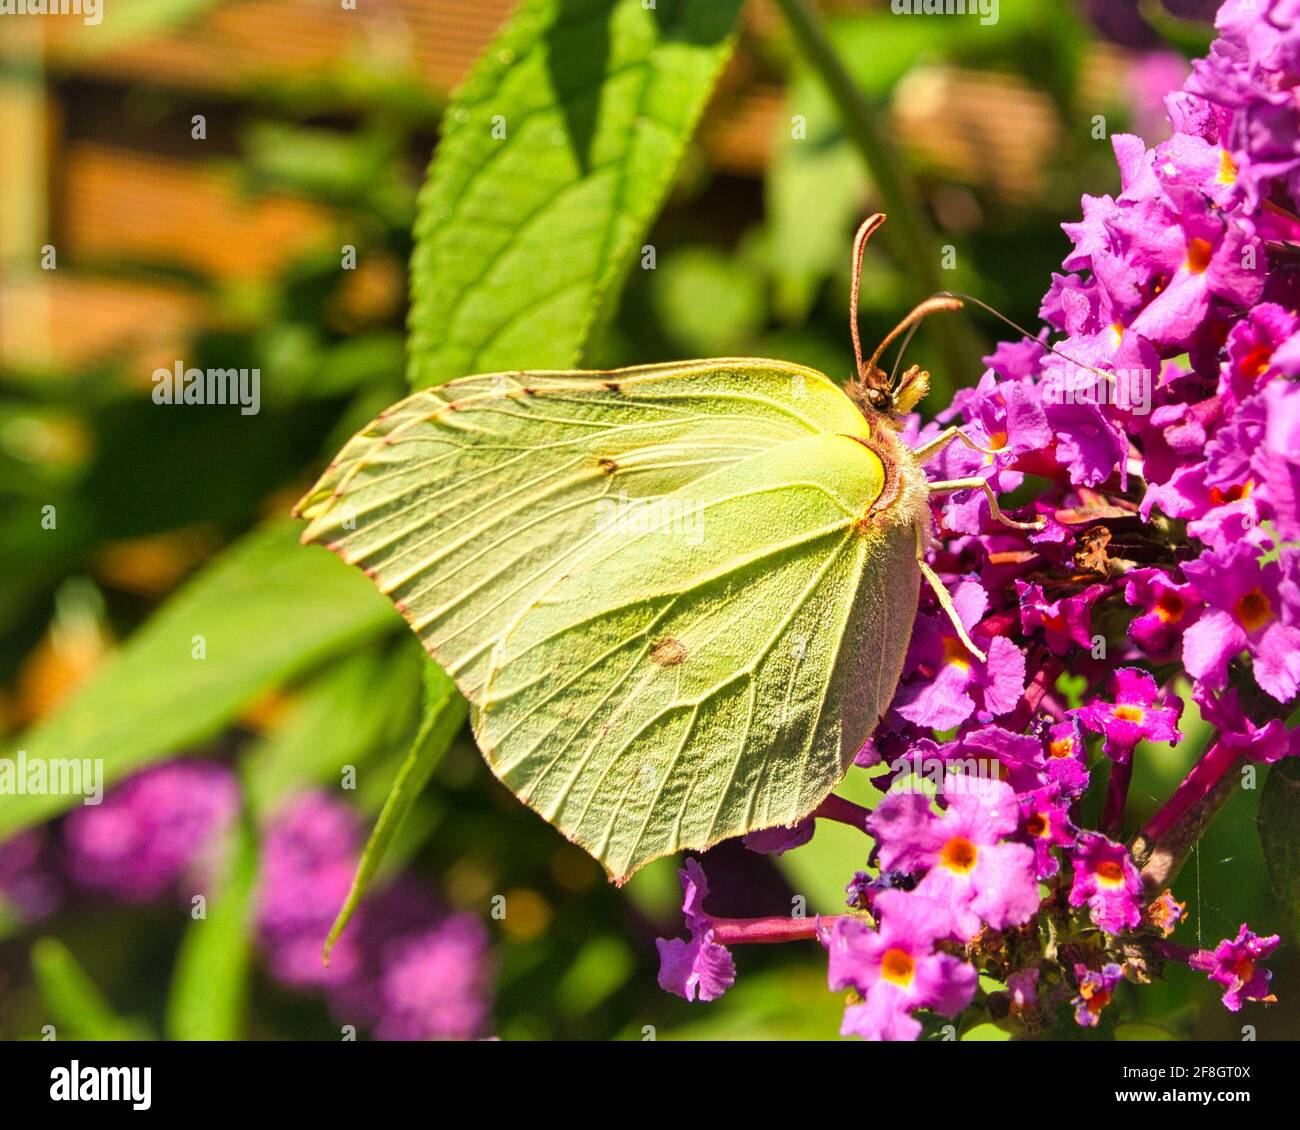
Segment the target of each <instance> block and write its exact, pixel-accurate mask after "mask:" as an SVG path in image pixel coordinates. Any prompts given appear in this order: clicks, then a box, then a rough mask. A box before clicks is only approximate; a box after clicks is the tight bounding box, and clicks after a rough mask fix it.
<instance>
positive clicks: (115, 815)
mask: <svg viewBox="0 0 1300 1130" xmlns="http://www.w3.org/2000/svg"><path fill="white" fill-rule="evenodd" d="M238 811H239V786H238V784H237V782H236V780H235V776H234V774H233V773H232V772H231V771H230V770H229V769H228V768H226V767H225V766H224V765H219V764H217V763H215V762H210V761H172V762H168V763H166V764H164V765H158V766H155V767H153V768H150V769H146V770H144V771H143V772H141V773H137V774H136V775H135V776H133V777H129V778H128V779H127V780H125V781H123V782H122V783H121V784H119V785H117V786H116V787H115V788H113V789H110V790H109V792H108V793H107V794H106V795H105V797H104V799H103V802H102V803H101V804H98V805H83V806H81V807H78V808H75V809H73V811H72V812H70V813H69V814H68V817H67V819H66V821H65V822H64V825H63V842H64V850H65V853H66V859H67V868H68V872H69V874H70V875H71V877H72V879H73V880H74V881H75V882H76V883H77V884H79V885H80V886H81V887H83V888H85V889H87V890H90V891H94V892H95V893H98V894H105V895H108V896H110V897H111V898H115V899H118V900H120V901H122V902H129V903H142V902H149V901H151V900H153V899H156V898H160V897H161V896H163V895H165V894H167V893H169V892H170V891H172V890H173V889H174V888H176V886H177V885H178V884H180V883H182V881H184V882H186V883H189V884H192V885H194V886H197V887H201V886H202V885H203V884H205V883H206V882H207V881H208V879H209V878H210V876H211V873H212V871H213V868H214V865H215V860H214V859H213V858H212V852H213V851H214V850H215V849H216V848H217V847H219V841H220V837H221V833H222V832H223V831H224V830H225V829H226V827H228V826H229V824H230V823H231V822H232V821H233V820H234V819H235V816H236V814H237V813H238ZM186 893H189V892H186Z"/></svg>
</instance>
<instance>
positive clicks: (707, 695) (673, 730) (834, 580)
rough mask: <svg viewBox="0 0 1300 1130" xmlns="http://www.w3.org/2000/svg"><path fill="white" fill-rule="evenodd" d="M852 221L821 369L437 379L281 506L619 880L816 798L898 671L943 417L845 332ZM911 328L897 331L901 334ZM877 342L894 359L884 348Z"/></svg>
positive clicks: (937, 585)
mask: <svg viewBox="0 0 1300 1130" xmlns="http://www.w3.org/2000/svg"><path fill="white" fill-rule="evenodd" d="M884 218H885V217H884V216H883V215H880V214H877V215H874V216H871V217H870V218H868V219H867V220H866V221H865V222H864V223H863V224H862V226H861V227H860V228H859V230H858V233H857V236H856V238H855V240H854V247H853V283H852V288H853V289H852V296H851V303H850V327H851V333H852V339H853V349H854V357H855V362H856V372H855V375H854V377H853V378H852V379H851V380H850V381H849V382H848V384H847V386H846V388H845V389H843V390H841V388H840V387H838V386H837V385H836V384H835V382H833V381H832V380H831V379H830V378H828V377H826V376H825V375H824V374H822V373H820V372H817V371H816V370H813V369H810V368H806V367H804V366H801V365H796V364H791V363H788V362H785V361H774V360H762V359H755V358H720V359H712V360H702V361H684V362H680V363H674V364H657V365H647V366H641V367H634V368H627V369H617V370H610V371H604V372H557V371H545V372H543V371H519V372H508V373H494V374H487V375H480V376H471V377H466V378H464V379H461V380H454V381H451V382H449V383H447V384H444V385H441V386H437V387H433V388H427V389H424V390H422V391H420V392H417V393H415V394H414V395H413V396H410V397H407V398H406V399H405V400H403V401H401V402H400V403H398V404H395V405H393V406H392V407H391V408H389V409H387V410H386V411H385V412H383V413H381V414H380V415H379V416H378V417H377V418H376V419H375V420H374V421H373V422H372V423H370V424H369V425H368V426H367V427H365V428H364V429H363V430H362V431H361V432H359V433H358V434H357V435H356V436H354V437H353V438H352V439H351V440H349V441H348V443H347V444H346V446H345V447H344V448H343V450H342V451H341V452H340V453H339V455H338V456H337V457H336V458H335V459H334V461H333V462H332V463H331V464H330V465H329V467H328V468H327V469H326V470H325V472H324V473H323V474H322V475H321V477H320V479H319V481H318V482H317V483H316V484H315V486H313V487H312V489H311V490H310V491H309V492H308V493H307V494H306V495H305V497H304V498H303V499H302V500H301V501H300V502H299V503H298V505H297V507H296V508H295V511H294V512H295V514H296V515H298V516H300V517H303V518H306V519H307V520H308V525H307V526H306V528H305V530H304V532H303V535H302V540H303V541H304V542H305V543H318V544H321V545H324V546H326V547H328V548H329V549H331V550H332V551H333V552H335V553H336V554H337V555H338V556H339V557H340V558H342V559H343V560H344V561H346V562H348V563H350V564H353V565H356V566H358V567H360V568H361V569H363V570H364V571H365V572H366V574H367V575H369V576H370V577H371V579H372V580H373V581H374V583H375V584H376V585H377V586H378V587H379V589H380V590H381V591H382V592H383V593H385V594H386V595H387V596H388V597H389V598H390V599H391V600H392V602H393V603H394V605H395V606H396V608H397V609H398V611H399V612H400V613H401V614H402V616H403V617H405V619H406V620H407V622H408V623H409V624H410V626H411V628H412V629H413V630H414V631H415V633H416V634H417V635H418V636H419V638H420V640H421V642H422V643H423V644H424V646H425V648H426V649H427V650H428V652H429V653H430V655H432V656H433V657H434V659H435V660H437V662H438V663H439V664H440V665H441V666H442V667H443V668H444V669H445V670H446V672H447V673H448V674H449V675H450V676H451V677H452V679H453V680H454V681H455V683H456V685H457V687H458V688H459V689H460V690H461V692H462V693H463V694H464V695H465V697H466V698H467V699H468V700H469V702H470V704H471V724H472V727H473V730H474V735H475V738H476V740H477V742H478V745H479V747H480V748H481V750H482V752H483V755H484V757H485V758H486V760H487V762H488V765H489V766H490V767H491V769H492V771H493V772H494V773H495V774H496V776H497V777H498V778H499V779H500V780H501V781H503V782H504V783H505V784H506V785H507V786H508V787H509V788H510V790H511V791H512V792H513V793H514V794H515V795H516V796H517V797H518V798H519V799H520V800H522V801H523V802H524V803H525V804H527V805H528V806H529V807H531V808H533V809H535V810H536V811H537V812H538V813H540V814H541V815H542V816H543V817H544V818H545V819H546V820H547V821H549V822H550V823H551V824H553V825H554V826H555V827H556V828H558V829H559V830H560V831H561V832H562V833H563V834H564V835H565V836H567V837H568V838H569V839H571V840H572V841H574V842H575V843H577V844H579V845H580V846H581V847H583V848H584V849H585V850H586V851H588V852H589V853H590V854H591V855H592V856H594V857H595V858H596V859H597V860H598V861H600V863H601V864H602V865H603V866H604V867H605V869H606V871H607V872H608V873H609V875H610V876H611V877H612V878H613V879H614V880H615V881H617V882H622V881H623V880H625V879H626V878H627V877H628V876H630V875H631V874H632V873H633V872H634V871H636V870H637V869H638V868H639V867H641V866H643V865H644V864H645V863H647V862H649V861H650V860H652V859H655V858H657V857H659V856H663V855H668V854H671V853H674V852H676V851H679V850H682V849H703V848H706V847H708V846H710V845H712V844H714V843H717V842H718V841H720V840H724V839H728V838H731V837H734V836H737V835H741V834H743V833H746V832H749V831H752V830H756V829H762V828H769V827H774V826H779V825H791V824H793V823H796V822H798V821H799V820H801V819H804V818H806V817H808V816H809V815H810V814H811V813H812V812H813V811H814V810H815V809H816V808H817V807H818V805H819V804H820V803H821V802H822V800H823V799H824V798H825V797H826V796H827V794H828V793H830V791H831V790H832V789H833V788H834V787H835V785H837V784H838V783H839V781H840V780H841V778H842V777H843V776H844V774H845V772H846V771H847V769H848V767H849V765H850V764H851V763H852V761H853V759H854V757H855V755H856V754H857V753H858V751H859V750H860V749H861V747H862V745H863V744H864V742H865V741H866V739H867V738H868V737H869V736H870V735H871V733H872V731H873V730H874V728H875V727H876V725H877V722H878V721H879V719H880V718H881V716H882V715H883V714H884V712H885V711H886V710H887V708H888V706H889V704H890V701H891V699H892V697H893V695H894V691H895V688H896V686H897V683H898V680H899V677H900V674H901V672H902V669H903V663H904V659H905V656H906V653H907V647H908V642H909V639H910V636H911V632H912V624H913V621H914V619H915V616H916V610H917V601H918V594H919V590H920V584H921V581H922V580H925V581H926V582H927V583H928V584H929V585H930V587H931V588H932V589H933V590H934V592H935V594H936V596H937V597H938V600H939V602H940V605H941V606H942V608H943V609H944V610H945V611H946V612H947V614H948V615H949V617H950V618H951V619H952V621H953V623H954V625H955V627H956V630H957V632H958V635H959V636H960V638H961V640H962V642H963V644H964V645H965V647H966V648H967V649H968V650H969V651H970V652H971V653H972V655H974V656H976V657H978V658H980V659H983V658H984V656H983V653H982V652H981V651H980V649H979V648H978V647H977V646H976V645H975V644H974V642H973V641H972V640H971V639H970V637H969V636H968V635H967V633H966V629H965V628H964V627H963V626H962V624H961V620H960V618H959V617H958V616H957V615H956V612H955V611H954V610H953V607H952V602H951V600H950V599H949V596H948V593H947V591H946V589H945V588H944V586H943V584H942V582H941V581H940V579H939V578H938V577H937V576H936V575H935V574H934V572H933V570H932V569H931V568H930V566H929V565H928V564H927V563H926V560H925V550H926V547H927V545H928V543H929V540H930V537H931V525H932V519H931V512H930V504H929V499H930V497H931V496H932V495H934V494H936V493H940V492H947V491H955V490H963V489H977V490H982V491H983V492H984V493H985V494H986V495H987V497H988V500H989V506H990V508H991V512H992V514H993V515H994V517H996V518H998V519H999V520H1002V521H1004V522H1006V523H1008V524H1010V525H1015V526H1027V525H1032V524H1030V523H1018V522H1013V521H1012V520H1011V519H1010V518H1007V517H1006V516H1005V515H1003V514H1002V511H1001V510H1000V508H999V507H998V503H997V498H996V496H995V495H994V493H993V491H992V489H991V488H990V486H989V484H988V483H987V482H986V481H985V480H984V479H982V478H969V479H956V480H949V481H941V482H930V481H927V478H926V474H925V471H924V469H923V464H924V463H925V461H926V460H927V459H929V458H930V457H932V456H933V455H935V454H936V453H937V452H938V451H940V450H941V449H942V448H943V447H944V446H946V445H947V444H948V443H950V442H952V441H953V440H960V441H962V442H965V443H967V444H968V445H970V446H972V447H975V448H977V449H978V450H981V451H983V450H985V449H983V448H980V447H979V446H978V445H977V444H975V443H974V442H973V441H972V440H970V439H969V438H968V437H966V436H965V435H964V434H963V433H962V432H960V431H959V430H958V429H957V428H947V429H946V430H943V431H941V432H939V433H938V435H936V436H935V437H934V438H933V439H931V440H929V441H928V442H927V443H925V444H924V445H923V446H921V447H918V448H915V449H912V448H909V447H908V446H907V445H906V444H904V443H903V442H902V439H901V438H900V430H901V419H902V416H903V414H904V413H907V412H909V411H911V409H912V408H913V407H914V406H915V404H916V403H917V402H918V401H919V400H920V398H921V397H922V396H924V395H925V392H926V390H927V387H928V383H929V375H928V373H926V372H925V371H923V370H922V369H920V368H919V367H918V366H915V365H913V366H912V367H911V368H909V369H907V370H906V372H904V373H903V374H902V375H901V377H897V376H896V375H886V374H885V372H884V371H883V370H882V369H881V368H880V366H879V364H878V362H879V360H880V358H881V356H882V355H883V352H884V350H885V349H886V347H887V346H888V345H889V344H890V343H891V342H892V341H894V340H896V339H897V338H898V336H899V335H900V334H903V333H907V334H908V335H909V336H910V334H911V332H912V330H913V329H914V328H915V326H916V325H917V323H918V322H919V321H920V320H921V319H922V318H923V317H925V316H927V315H928V314H930V313H932V312H935V311H939V310H953V309H956V308H958V307H960V306H961V305H962V302H961V299H960V298H958V297H956V296H952V295H936V296H934V297H932V298H930V299H928V300H926V301H925V302H922V303H921V304H920V305H919V306H917V307H916V308H915V309H914V310H913V311H912V312H911V313H910V314H909V315H908V316H907V317H906V318H905V319H904V320H903V321H902V322H901V323H900V324H899V325H898V326H897V327H896V328H895V329H894V330H893V331H891V333H890V334H889V335H888V336H887V337H886V338H885V340H884V341H883V342H882V343H881V345H880V347H879V348H878V349H877V350H876V351H875V353H874V355H873V356H871V357H870V358H868V359H866V360H865V361H864V359H863V356H862V348H861V342H860V340H859V335H858V326H857V308H858V301H857V296H858V285H859V278H860V275H861V269H862V253H863V248H864V247H865V245H866V242H867V239H868V238H869V237H870V235H871V233H872V232H873V231H875V230H876V228H878V227H879V226H880V224H881V223H882V222H883V221H884ZM906 344H907V343H906V340H904V342H903V346H904V347H905V346H906ZM896 368H897V367H896Z"/></svg>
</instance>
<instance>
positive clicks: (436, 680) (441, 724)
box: [325, 662, 469, 957]
mask: <svg viewBox="0 0 1300 1130" xmlns="http://www.w3.org/2000/svg"><path fill="white" fill-rule="evenodd" d="M468 709H469V706H468V704H467V703H466V701H465V700H464V699H463V698H462V697H461V696H460V694H458V693H457V691H456V687H455V685H454V684H453V683H452V681H451V679H450V678H449V677H448V676H447V674H446V673H445V672H444V671H443V670H442V668H441V667H439V666H438V665H437V664H435V663H432V662H430V663H428V664H426V666H425V708H424V722H423V723H422V724H421V726H420V732H419V733H418V734H417V735H416V738H415V744H414V745H413V746H412V747H411V752H410V753H409V754H408V755H407V758H406V761H405V763H404V764H403V765H402V768H401V769H400V770H399V771H398V774H397V779H396V780H395V781H394V782H393V788H392V791H391V792H389V794H388V800H387V801H386V802H385V803H384V808H383V811H382V812H380V814H379V819H378V820H377V821H376V822H375V827H374V830H373V831H372V832H371V833H370V840H369V842H368V843H367V844H366V848H365V851H364V852H363V853H362V855H361V863H360V865H359V866H358V867H357V873H356V876H355V878H353V880H352V888H351V890H349V891H348V897H347V899H346V900H345V901H344V903H343V908H342V909H341V910H340V911H339V913H338V917H337V918H336V919H335V921H334V925H333V926H332V927H330V932H329V937H328V938H327V939H326V941H325V954H326V957H328V955H329V951H330V949H331V948H332V947H333V945H334V942H335V940H336V939H337V938H338V936H339V935H340V934H341V933H343V928H344V927H345V926H346V925H347V924H348V919H350V918H351V917H352V912H353V911H354V910H355V909H356V908H357V905H358V903H360V902H361V899H362V898H363V897H364V895H365V893H366V890H367V889H368V888H369V886H370V882H371V880H372V879H374V877H375V874H376V873H377V872H378V870H379V865H380V863H381V862H382V861H383V858H384V854H385V852H387V851H388V848H389V847H390V845H391V844H392V842H393V838H394V837H395V836H396V835H397V833H398V831H399V829H400V828H401V826H402V821H404V820H405V819H406V816H407V814H408V813H409V812H410V811H411V806H412V805H413V804H414V803H415V801H416V799H417V798H418V797H419V795H420V792H421V790H423V788H424V786H425V785H426V784H428V782H429V777H430V775H431V774H432V773H433V771H434V769H435V768H437V765H438V762H439V761H441V760H442V755H443V754H444V753H446V752H447V748H448V747H449V746H450V745H451V743H452V741H453V740H454V739H455V737H456V735H457V734H458V733H459V732H460V728H461V726H463V725H464V724H465V716H466V714H467V712H468Z"/></svg>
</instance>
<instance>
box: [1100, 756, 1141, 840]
mask: <svg viewBox="0 0 1300 1130" xmlns="http://www.w3.org/2000/svg"><path fill="white" fill-rule="evenodd" d="M1132 780H1133V755H1132V754H1131V753H1130V754H1129V756H1128V757H1127V758H1126V759H1125V760H1123V761H1112V762H1111V763H1110V780H1109V781H1107V782H1106V803H1105V804H1104V805H1103V806H1102V810H1101V825H1100V827H1101V831H1102V832H1104V833H1105V834H1106V835H1108V836H1113V835H1115V833H1116V832H1118V831H1119V829H1120V825H1122V824H1123V823H1124V808H1125V806H1126V805H1127V804H1128V788H1129V783H1130V782H1131V781H1132Z"/></svg>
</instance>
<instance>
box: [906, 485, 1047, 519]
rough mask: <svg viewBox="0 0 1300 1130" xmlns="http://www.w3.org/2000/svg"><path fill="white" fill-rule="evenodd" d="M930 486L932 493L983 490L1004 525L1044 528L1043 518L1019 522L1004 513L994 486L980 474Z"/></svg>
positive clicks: (994, 512)
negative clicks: (994, 491) (980, 476)
mask: <svg viewBox="0 0 1300 1130" xmlns="http://www.w3.org/2000/svg"><path fill="white" fill-rule="evenodd" d="M929 488H930V493H931V494H946V493H948V492H950V491H954V490H982V491H983V492H984V495H985V497H987V498H988V500H989V511H990V512H991V513H992V515H993V517H994V518H996V519H997V520H998V521H999V522H1001V523H1002V524H1003V525H1004V526H1010V527H1011V528H1012V529H1013V530H1041V529H1042V528H1043V520H1042V519H1041V518H1036V519H1035V520H1034V521H1032V522H1017V521H1016V520H1015V519H1014V518H1008V517H1007V516H1006V515H1005V514H1003V513H1002V507H1000V506H999V505H998V496H997V495H996V494H994V493H993V488H992V487H991V486H989V481H988V479H981V478H979V477H978V476H977V477H975V478H970V479H945V480H943V481H942V482H937V483H930V484H929Z"/></svg>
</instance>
